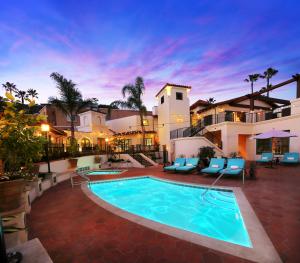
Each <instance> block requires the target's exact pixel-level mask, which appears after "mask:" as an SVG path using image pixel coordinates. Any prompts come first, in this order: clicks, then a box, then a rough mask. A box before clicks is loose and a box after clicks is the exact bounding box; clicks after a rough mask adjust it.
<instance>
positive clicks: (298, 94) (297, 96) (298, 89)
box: [296, 77, 300, 99]
mask: <svg viewBox="0 0 300 263" xmlns="http://www.w3.org/2000/svg"><path fill="white" fill-rule="evenodd" d="M296 98H297V99H298V98H300V77H298V79H297V94H296Z"/></svg>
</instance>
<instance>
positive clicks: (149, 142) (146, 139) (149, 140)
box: [144, 138, 152, 146]
mask: <svg viewBox="0 0 300 263" xmlns="http://www.w3.org/2000/svg"><path fill="white" fill-rule="evenodd" d="M144 145H145V146H151V145H152V139H151V138H145V139H144Z"/></svg>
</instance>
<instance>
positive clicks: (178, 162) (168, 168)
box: [164, 158, 185, 171]
mask: <svg viewBox="0 0 300 263" xmlns="http://www.w3.org/2000/svg"><path fill="white" fill-rule="evenodd" d="M184 164H185V158H176V160H175V161H174V164H173V165H170V166H166V167H164V171H175V169H176V168H179V167H181V166H184Z"/></svg>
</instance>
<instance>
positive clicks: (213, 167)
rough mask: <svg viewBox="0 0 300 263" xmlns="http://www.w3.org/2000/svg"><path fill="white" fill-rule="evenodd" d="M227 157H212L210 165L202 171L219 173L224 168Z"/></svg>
mask: <svg viewBox="0 0 300 263" xmlns="http://www.w3.org/2000/svg"><path fill="white" fill-rule="evenodd" d="M224 165H225V159H223V158H212V159H211V160H210V163H209V167H207V168H204V169H202V170H201V172H202V173H207V174H217V173H218V172H220V171H221V170H222V169H224Z"/></svg>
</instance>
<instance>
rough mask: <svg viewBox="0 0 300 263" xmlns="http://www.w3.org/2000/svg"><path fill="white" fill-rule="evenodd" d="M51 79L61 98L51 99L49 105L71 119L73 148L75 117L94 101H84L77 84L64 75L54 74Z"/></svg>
mask: <svg viewBox="0 0 300 263" xmlns="http://www.w3.org/2000/svg"><path fill="white" fill-rule="evenodd" d="M50 77H51V78H52V79H53V80H54V81H55V82H56V87H57V89H58V91H59V95H60V98H57V97H50V98H49V103H51V104H53V105H54V106H56V107H57V108H58V109H60V110H61V111H62V112H63V113H64V114H65V115H66V116H67V117H69V118H70V124H71V146H72V145H73V144H74V143H75V126H74V121H75V117H76V115H77V114H78V113H79V112H80V111H81V110H83V109H85V108H86V107H88V106H90V105H91V104H92V100H91V99H86V100H84V99H83V98H82V94H81V92H80V91H79V90H78V89H77V88H76V84H75V83H74V82H73V81H72V80H68V79H66V78H65V77H64V76H63V75H61V74H59V73H57V72H54V73H52V74H51V75H50Z"/></svg>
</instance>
